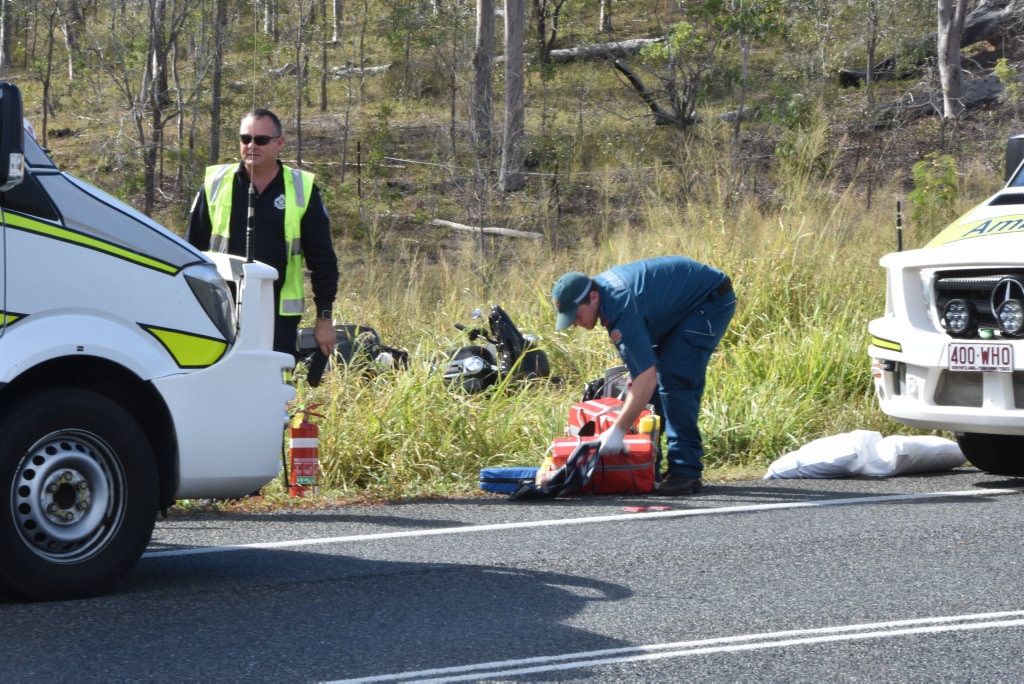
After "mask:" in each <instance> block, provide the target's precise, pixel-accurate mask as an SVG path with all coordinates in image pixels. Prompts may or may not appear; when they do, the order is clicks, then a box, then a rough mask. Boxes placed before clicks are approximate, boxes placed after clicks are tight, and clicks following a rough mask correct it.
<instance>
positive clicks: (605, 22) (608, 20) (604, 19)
mask: <svg viewBox="0 0 1024 684" xmlns="http://www.w3.org/2000/svg"><path fill="white" fill-rule="evenodd" d="M597 30H598V31H599V32H601V33H611V32H612V0H601V18H600V21H599V22H598V26H597Z"/></svg>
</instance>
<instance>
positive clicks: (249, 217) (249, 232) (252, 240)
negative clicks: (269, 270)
mask: <svg viewBox="0 0 1024 684" xmlns="http://www.w3.org/2000/svg"><path fill="white" fill-rule="evenodd" d="M258 21H259V20H258V19H257V18H256V7H255V5H253V12H252V106H251V107H250V108H249V111H250V112H254V111H256V54H257V49H256V47H257V46H256V40H257V39H258V38H259V27H258ZM242 166H243V167H245V157H244V156H243V157H242ZM252 176H253V172H252V169H249V205H248V212H247V213H246V219H245V260H246V262H247V263H250V264H251V263H252V262H253V261H255V260H256V257H255V253H256V184H255V183H254V182H253V179H252Z"/></svg>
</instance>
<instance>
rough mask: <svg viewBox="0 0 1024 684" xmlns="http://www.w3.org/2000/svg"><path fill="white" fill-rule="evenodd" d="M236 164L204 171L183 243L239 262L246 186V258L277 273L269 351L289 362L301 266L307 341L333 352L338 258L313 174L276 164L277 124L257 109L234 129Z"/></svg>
mask: <svg viewBox="0 0 1024 684" xmlns="http://www.w3.org/2000/svg"><path fill="white" fill-rule="evenodd" d="M239 142H240V154H241V157H242V162H241V163H240V164H233V163H232V164H221V165H218V166H210V167H208V168H207V169H206V179H205V181H204V182H203V187H201V188H200V189H199V192H198V193H197V194H196V199H195V201H194V202H193V203H192V210H191V214H190V216H189V220H188V229H187V230H186V232H185V239H186V240H188V241H189V242H190V243H191V244H192V245H194V246H195V247H197V248H198V249H200V250H203V251H214V252H227V253H229V254H235V255H238V256H245V255H246V241H247V228H248V216H249V182H250V181H252V184H253V187H254V189H255V194H254V196H253V200H252V201H253V216H254V217H255V218H254V221H255V229H254V237H253V258H254V259H255V260H256V261H260V262H263V263H265V264H267V265H269V266H273V267H274V268H276V269H277V273H278V276H277V281H276V282H275V283H274V302H275V304H276V307H277V308H276V311H275V314H276V315H275V317H274V350H275V351H281V352H285V353H287V354H291V355H292V356H296V344H295V342H296V336H297V333H298V327H299V321H300V320H301V318H302V314H303V312H304V311H305V303H304V299H303V285H302V263H303V260H305V263H306V267H307V268H309V271H310V282H311V284H312V286H313V300H314V303H315V304H316V328H315V330H314V338H315V339H316V343H317V345H318V346H319V347H320V350H321V351H322V352H323V353H324V354H325V355H330V354H331V353H332V352H333V350H334V343H335V339H336V338H335V331H334V321H333V318H334V316H333V309H334V297H335V295H336V294H337V292H338V258H337V255H336V254H335V253H334V242H333V241H332V239H331V228H330V221H329V220H328V218H327V209H326V208H325V207H324V205H323V202H322V200H321V199H320V191H319V190H318V189H317V187H316V185H314V183H313V180H314V179H313V174H312V173H309V172H308V171H300V170H299V169H293V168H290V167H288V166H285V165H284V164H282V163H281V162H280V161H278V158H277V157H278V153H279V152H280V151H281V148H282V147H284V133H283V131H282V129H281V120H280V119H279V118H278V117H277V115H276V114H274V113H273V112H272V111H270V110H269V109H256V110H254V111H252V112H251V113H249V114H247V115H246V116H245V118H243V119H242V123H241V126H240V127H239Z"/></svg>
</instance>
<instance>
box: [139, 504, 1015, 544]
mask: <svg viewBox="0 0 1024 684" xmlns="http://www.w3.org/2000/svg"><path fill="white" fill-rule="evenodd" d="M1021 492H1024V487H1006V488H1001V489H971V490H964V491H954V492H923V493H917V494H889V495H883V496H857V497H849V498H840V499H820V500H817V501H793V502H789V503H774V504H756V505H749V506H723V507H721V508H690V509H685V510H672V511H650V512H645V513H625V514H619V515H601V516H592V517H586V518H556V519H552V520H533V521H527V522H513V523H494V524H488V525H464V526H461V527H443V528H432V529H425V530H408V531H404V532H379V533H376V534H354V535H349V536H345V537H312V538H307V539H291V540H285V541H274V542H258V543H254V544H232V545H230V546H202V547H194V548H183V549H166V550H154V551H147V552H146V553H145V554H143V556H142V557H143V558H146V559H148V558H168V557H172V556H195V555H199V554H206V553H227V552H229V551H249V550H253V549H287V548H292V547H296V546H324V545H328V544H349V543H352V542H365V541H380V540H383V539H401V538H406V537H432V536H439V535H455V534H474V533H477V532H494V531H499V530H514V529H525V528H531V527H559V526H569V525H589V524H593V523H608V522H620V521H640V520H650V519H652V518H688V517H693V516H698V515H723V514H731V513H758V512H766V511H778V510H788V509H793V508H819V507H826V506H851V505H858V504H876V503H888V502H893V501H920V500H922V499H945V498H950V497H964V498H965V497H977V496H1000V495H1005V494H1019V493H1021Z"/></svg>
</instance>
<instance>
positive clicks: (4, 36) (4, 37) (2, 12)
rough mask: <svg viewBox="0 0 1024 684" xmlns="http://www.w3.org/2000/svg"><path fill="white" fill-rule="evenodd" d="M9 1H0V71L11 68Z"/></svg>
mask: <svg viewBox="0 0 1024 684" xmlns="http://www.w3.org/2000/svg"><path fill="white" fill-rule="evenodd" d="M10 45H11V0H0V69H7V68H8V67H10V66H11V48H10Z"/></svg>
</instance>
